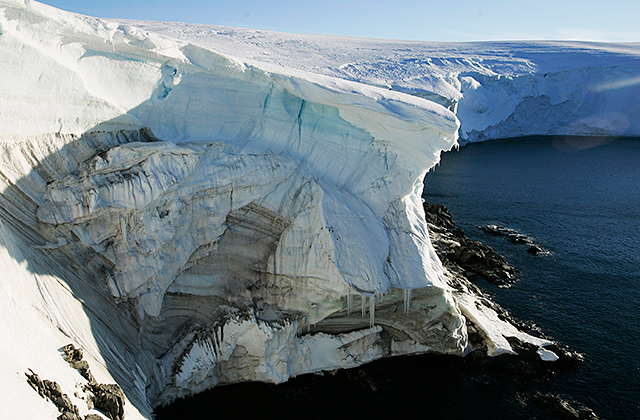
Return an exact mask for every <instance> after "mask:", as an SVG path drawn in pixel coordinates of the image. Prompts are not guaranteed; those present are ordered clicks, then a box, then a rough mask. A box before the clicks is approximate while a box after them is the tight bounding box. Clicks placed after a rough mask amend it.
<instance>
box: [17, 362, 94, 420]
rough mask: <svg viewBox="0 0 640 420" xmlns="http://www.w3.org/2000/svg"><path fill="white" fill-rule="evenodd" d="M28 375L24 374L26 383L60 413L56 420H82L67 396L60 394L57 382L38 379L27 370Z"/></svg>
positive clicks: (60, 390) (78, 411)
mask: <svg viewBox="0 0 640 420" xmlns="http://www.w3.org/2000/svg"><path fill="white" fill-rule="evenodd" d="M29 372H30V373H25V375H26V376H27V383H28V384H29V385H31V387H32V388H33V389H34V390H35V391H36V392H37V393H38V394H40V396H41V397H42V398H45V399H47V400H49V401H51V402H52V403H53V405H55V406H56V408H57V409H58V411H59V412H60V416H58V420H82V417H81V416H80V410H78V407H77V406H76V405H74V404H72V403H71V400H70V399H69V396H68V395H67V394H65V393H64V392H62V389H60V385H59V384H58V383H57V382H54V381H50V380H48V379H44V380H42V379H40V377H39V376H38V375H37V374H36V373H35V372H33V371H32V370H29Z"/></svg>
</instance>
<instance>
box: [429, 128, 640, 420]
mask: <svg viewBox="0 0 640 420" xmlns="http://www.w3.org/2000/svg"><path fill="white" fill-rule="evenodd" d="M425 198H426V199H427V201H430V202H434V203H442V204H445V205H447V207H448V208H449V210H450V211H451V213H452V214H453V216H454V218H455V220H456V221H457V223H458V224H459V225H460V226H461V227H462V228H463V229H464V230H465V231H466V232H467V234H468V235H469V236H471V237H473V238H474V239H478V240H481V241H484V242H485V243H487V244H489V245H491V246H492V247H494V248H495V249H496V250H497V251H498V252H500V253H502V254H503V255H505V256H506V257H507V259H508V260H509V261H510V262H511V263H512V264H514V265H515V266H516V267H517V268H519V269H520V270H521V271H522V273H521V275H520V279H521V280H520V281H519V282H518V283H517V284H516V285H515V286H514V287H512V288H511V289H507V290H504V289H498V288H496V287H494V286H492V285H490V284H483V285H482V287H483V288H485V289H487V288H488V289H489V290H490V292H491V293H492V294H493V295H494V297H495V299H496V300H497V301H498V303H500V304H501V305H503V306H504V307H505V308H507V309H508V310H509V311H510V312H511V313H512V314H513V315H515V316H516V317H517V318H519V319H521V320H524V321H529V322H535V323H536V324H538V326H539V327H541V328H542V330H543V331H544V332H545V333H547V334H549V335H550V336H552V338H554V339H556V340H558V341H560V342H562V343H565V344H568V345H569V346H570V347H571V348H572V349H573V350H577V351H580V352H584V353H585V356H586V362H585V363H584V364H583V366H581V367H580V368H579V369H577V370H576V371H575V372H573V373H569V374H563V375H559V376H558V377H556V378H554V379H553V380H552V382H551V384H550V388H551V389H550V391H551V392H554V393H560V394H564V395H568V396H570V397H573V398H575V399H577V400H579V401H580V402H582V403H584V404H586V405H587V406H589V407H591V408H593V409H594V411H595V412H596V414H598V415H599V416H601V418H607V419H629V420H631V419H638V418H640V402H639V400H640V362H639V361H638V354H637V348H638V344H639V343H640V319H639V316H638V315H639V314H640V307H639V305H640V139H593V138H553V139H552V138H525V139H509V140H499V141H492V142H487V143H479V144H470V145H467V146H465V147H463V148H462V149H461V150H460V151H459V152H450V153H447V154H444V155H443V157H442V164H441V165H440V166H439V167H438V168H437V169H436V170H435V171H434V172H432V173H430V174H428V175H427V178H426V180H425ZM485 224H497V225H500V226H505V227H508V228H513V229H516V230H519V231H520V232H522V233H525V234H527V235H531V236H533V237H534V238H535V240H536V242H538V243H540V244H542V246H543V247H544V248H546V249H548V250H550V251H551V252H552V255H551V256H531V255H529V254H527V252H526V248H522V247H521V246H518V245H513V244H511V243H509V242H508V241H506V240H505V239H504V238H499V237H492V236H489V235H487V234H485V233H483V232H482V231H481V230H479V229H477V226H479V225H485Z"/></svg>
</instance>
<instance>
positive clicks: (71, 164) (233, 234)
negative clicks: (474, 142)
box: [0, 0, 638, 418]
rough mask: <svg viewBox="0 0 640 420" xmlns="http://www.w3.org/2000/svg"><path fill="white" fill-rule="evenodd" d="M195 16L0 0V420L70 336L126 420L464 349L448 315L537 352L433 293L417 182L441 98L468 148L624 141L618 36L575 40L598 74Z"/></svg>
mask: <svg viewBox="0 0 640 420" xmlns="http://www.w3.org/2000/svg"><path fill="white" fill-rule="evenodd" d="M141 25H142V29H141V28H140V26H141ZM154 25H155V26H154ZM194 28H195V29H194ZM156 31H158V32H164V33H166V34H168V35H171V36H175V37H177V38H182V39H175V38H170V37H167V36H164V35H162V34H158V33H156ZM207 31H213V29H211V28H204V29H203V28H202V27H197V26H189V25H178V24H157V23H154V24H151V23H144V24H142V23H131V22H125V23H120V22H114V21H104V20H99V19H94V18H91V17H86V16H81V15H75V14H72V13H67V12H62V11H59V10H57V9H54V8H51V7H49V6H46V5H43V4H40V3H36V2H30V1H24V2H23V1H17V0H16V1H14V0H9V1H7V0H0V54H1V56H2V57H3V59H2V60H0V69H1V70H2V71H3V74H4V75H8V76H7V77H3V78H1V79H0V127H1V129H0V233H1V235H0V245H1V246H0V264H1V267H2V270H1V272H2V274H1V276H2V278H1V280H2V281H0V302H1V303H2V305H0V319H2V320H3V322H2V323H0V334H2V336H3V337H7V338H8V340H9V344H8V345H6V346H3V350H2V353H0V356H1V357H0V359H2V363H0V377H2V378H7V379H6V380H4V379H3V380H2V381H0V392H2V393H3V395H6V396H8V398H9V399H10V400H14V401H20V402H21V404H19V405H16V406H12V405H9V406H6V407H4V406H3V407H2V410H7V411H6V416H5V415H4V414H5V411H3V412H2V415H1V417H7V418H42V413H43V412H47V410H50V407H48V406H46V404H45V403H44V402H42V401H40V400H39V397H38V396H37V394H35V393H34V392H33V391H32V390H31V389H30V388H29V387H28V385H27V384H26V381H25V380H24V378H23V372H24V371H25V370H26V369H28V368H33V369H34V371H36V372H37V373H38V374H39V375H40V376H42V377H43V378H50V379H56V380H58V381H59V382H60V383H61V384H62V386H63V388H67V389H66V390H65V392H67V393H69V394H72V389H73V388H74V387H75V386H76V384H78V381H79V379H78V375H75V376H74V373H73V372H70V371H69V369H68V367H66V363H65V362H64V361H63V360H62V358H61V357H59V355H58V354H56V352H55V350H56V349H58V348H60V347H62V346H63V345H65V344H67V343H68V342H69V341H70V340H71V341H73V342H75V344H76V345H78V346H81V347H83V348H84V349H85V355H86V357H87V359H88V360H89V362H90V363H91V365H92V372H94V374H95V375H96V376H102V377H98V379H99V380H100V381H101V382H108V381H110V380H115V381H117V382H118V383H119V384H121V385H122V386H123V388H124V390H125V392H126V395H127V397H128V399H129V400H128V405H127V407H126V408H127V410H128V411H127V415H128V416H130V417H149V415H150V411H151V407H152V406H153V405H155V404H161V403H165V402H167V401H170V400H172V399H173V398H176V397H178V396H182V395H188V394H190V393H193V392H197V391H199V390H202V389H206V388H207V387H210V386H214V385H217V384H224V383H233V382H237V381H245V380H261V381H271V382H281V381H285V380H287V379H288V378H289V377H291V376H295V375H299V374H302V373H308V372H316V371H319V370H327V369H336V368H343V367H350V366H356V365H358V364H361V363H365V362H368V361H371V360H374V359H377V358H380V357H384V356H390V355H398V354H409V353H417V352H440V353H450V354H458V355H462V354H464V353H465V352H467V351H469V350H470V347H469V341H468V336H467V330H466V322H467V321H468V320H470V321H471V322H473V323H474V326H475V328H476V329H477V330H478V331H481V332H482V333H483V334H484V335H485V336H486V340H487V343H486V344H487V348H488V350H489V352H490V353H491V354H500V353H504V352H510V351H511V347H510V346H509V343H508V342H507V340H506V339H505V337H506V336H517V337H519V338H521V339H523V340H530V341H532V342H534V343H536V344H538V345H543V344H544V340H538V339H534V338H533V337H529V336H527V335H525V334H522V333H520V332H518V331H517V330H516V329H515V328H514V327H512V326H510V325H509V324H507V323H505V322H504V321H501V320H500V319H499V318H498V317H497V315H496V314H495V312H494V311H492V310H491V309H490V308H488V307H484V306H483V304H482V303H481V302H480V301H479V300H477V299H476V298H474V296H473V294H472V293H466V294H465V293H463V292H460V293H462V295H460V294H458V295H456V294H454V293H453V292H452V290H451V289H450V288H449V286H448V285H447V273H446V272H445V270H444V269H443V267H442V264H441V263H440V261H439V260H438V258H437V256H436V254H435V252H434V250H433V247H432V245H431V243H430V240H429V236H428V230H427V224H426V222H425V220H424V213H423V209H422V205H421V192H422V179H423V177H424V174H425V173H426V171H428V170H429V169H430V168H431V167H433V166H434V165H435V164H436V163H437V162H438V159H439V156H440V152H441V151H442V150H448V149H450V148H451V147H454V146H455V145H456V143H457V136H458V129H459V127H460V123H459V120H458V116H456V114H455V111H456V110H457V112H458V115H459V116H460V117H461V119H462V124H463V125H462V127H463V128H465V127H475V130H476V132H477V134H473V136H475V137H473V136H472V134H471V133H473V132H474V131H473V130H470V131H469V130H467V131H464V132H463V135H465V136H467V137H468V138H469V139H480V138H483V137H482V136H485V137H487V136H489V137H490V136H493V135H498V134H499V133H500V132H501V131H500V130H503V131H502V132H504V130H507V128H509V127H511V128H512V129H516V128H518V127H524V128H523V133H530V134H533V132H536V130H540V128H541V127H542V125H540V124H538V125H536V124H537V123H535V121H536V119H535V118H533V117H535V116H536V115H540V112H542V110H543V109H550V111H549V112H550V113H552V114H553V115H559V116H558V119H559V120H560V117H561V116H562V115H565V116H566V115H571V116H572V118H573V117H575V118H578V117H580V116H583V115H585V112H587V110H590V109H591V110H595V111H598V112H599V111H600V108H599V107H602V106H605V107H609V106H611V109H610V111H611V112H610V114H611V115H620V112H622V108H621V107H622V106H623V105H624V106H626V107H627V111H626V113H625V114H623V115H624V116H625V118H626V119H627V121H628V122H629V124H627V125H626V126H625V125H624V124H622V123H620V121H622V120H620V118H618V117H616V118H613V119H612V118H609V117H607V118H604V119H603V120H602V121H601V120H598V119H597V118H595V117H594V118H595V119H592V120H589V121H600V122H598V124H600V125H598V127H600V128H602V127H604V128H602V129H601V130H599V131H598V133H600V132H608V133H613V132H620V133H622V134H628V133H636V132H637V131H634V130H637V127H638V118H637V115H636V114H635V112H636V111H637V109H638V108H637V106H638V105H637V98H638V96H637V95H635V92H636V88H637V83H635V82H634V80H636V79H634V77H635V76H633V74H634V71H635V70H634V69H637V57H636V53H635V52H634V51H635V49H634V47H632V46H601V45H600V46H597V45H595V46H588V48H587V50H588V51H589V54H592V55H588V57H590V58H589V59H593V60H594V61H593V63H594V64H592V65H590V66H591V67H589V69H591V68H593V69H595V70H589V69H587V68H588V67H584V68H581V69H578V68H577V67H576V66H573V67H572V65H571V64H570V61H571V62H577V61H575V60H574V61H572V60H569V59H563V60H560V61H561V62H562V63H563V64H562V65H559V64H557V63H556V64H549V66H552V65H554V66H556V67H553V68H554V69H555V71H554V72H551V73H549V74H548V75H547V76H544V75H540V74H538V73H536V72H537V71H540V69H539V68H535V66H541V65H542V64H539V62H538V64H536V63H535V62H534V61H535V60H533V59H531V60H530V59H528V58H518V57H516V58H511V59H510V58H509V57H507V53H506V52H505V51H504V50H502V52H497V53H492V54H494V55H493V56H500V57H502V58H501V59H500V60H496V63H494V64H490V63H489V64H488V61H489V60H488V59H487V55H491V54H489V53H488V52H487V49H491V48H498V47H497V46H492V45H489V44H487V45H484V44H480V46H477V48H479V51H477V52H476V53H473V50H474V48H476V46H473V45H470V46H458V47H457V48H459V49H466V50H469V51H470V52H468V53H465V54H467V56H466V58H465V57H462V58H459V59H458V58H456V59H455V60H453V59H450V58H446V57H450V55H451V54H452V52H451V48H454V47H452V46H446V45H437V46H434V45H428V46H426V47H425V46H421V44H415V43H413V44H407V43H404V44H403V43H397V42H387V43H384V42H379V47H376V48H379V49H380V50H379V52H378V54H379V55H388V56H389V60H388V65H385V64H384V63H382V62H381V61H380V60H377V61H376V59H372V60H369V61H367V57H368V58H372V57H373V56H372V55H371V52H370V50H371V49H372V48H374V47H373V46H374V45H375V44H376V42H378V41H371V40H359V41H357V42H356V41H354V40H347V41H345V40H341V39H339V38H327V37H317V38H314V37H300V40H302V41H300V42H296V41H295V39H294V38H295V37H294V36H292V35H286V36H285V35H282V34H270V33H264V32H260V31H257V32H254V35H255V36H253V37H251V36H249V35H247V34H250V33H251V31H247V30H230V29H228V28H227V29H224V30H222V29H221V31H222V33H213V32H207ZM216 31H217V30H216ZM224 31H226V32H224ZM214 32H215V31H214ZM229 33H230V34H231V35H229ZM225 37H226V38H225ZM283 39H284V40H285V41H287V42H280V40H283ZM305 43H306V44H305ZM309 43H315V44H314V45H316V46H317V52H316V54H315V55H313V54H309V55H306V54H305V50H304V49H299V47H300V46H301V45H307V44H309ZM331 45H334V46H335V47H340V48H336V49H335V50H336V52H337V53H336V54H337V55H331V54H329V53H327V48H330V47H331ZM348 45H351V47H348ZM407 45H408V46H407ZM483 45H484V46H483ZM365 46H366V48H369V52H367V51H365V52H364V53H362V50H361V49H360V50H359V49H358V48H364V47H365ZM543 47H544V48H543ZM503 48H505V49H506V47H503ZM514 48H515V47H514ZM518 48H519V49H522V50H526V49H527V48H530V49H531V50H533V51H534V52H533V53H531V54H533V55H536V54H537V55H536V56H540V57H546V56H547V55H549V56H550V55H552V53H553V54H555V53H558V54H562V53H563V52H564V53H566V52H567V51H566V50H567V48H568V46H567V45H560V46H559V47H557V48H558V49H559V51H556V49H555V48H556V46H554V45H553V44H550V45H546V46H536V45H533V46H530V47H527V46H518V47H517V48H515V49H518ZM575 48H582V47H581V46H579V45H578V46H577V47H575ZM439 49H441V50H442V51H441V52H436V50H439ZM427 50H428V51H431V52H429V54H431V55H432V56H433V57H431V58H429V57H426V56H425V55H427V53H426V52H425V51H427ZM296 51H298V52H296ZM358 51H360V52H358ZM389 51H396V52H395V53H393V54H387V52H389ZM412 51H415V52H420V51H422V52H421V54H423V56H420V57H418V58H416V59H415V60H413V59H409V58H408V56H411V55H412V54H414V53H412ZM598 51H600V52H602V54H603V55H604V56H605V58H606V60H605V61H607V60H609V59H610V58H612V57H617V58H616V60H619V61H616V62H615V64H614V63H609V64H608V65H605V64H603V62H601V61H598V60H599V59H598V58H597V57H596V55H597V54H596V52H598ZM338 52H339V54H338ZM267 53H269V54H271V56H268V57H267V58H265V57H266V56H267ZM256 54H258V55H259V56H253V55H256ZM358 54H360V55H358ZM362 54H364V55H362ZM394 54H395V55H394ZM473 54H475V55H473ZM483 54H484V55H483ZM305 55H306V56H307V57H308V59H307V61H305V60H301V59H300V58H301V57H302V56H305ZM323 55H326V57H327V60H326V64H325V65H324V67H322V66H318V65H317V62H318V60H319V59H318V57H320V56H323ZM455 55H456V56H457V55H460V54H459V53H458V52H456V53H455ZM462 55H463V56H464V54H462ZM263 56H264V57H263ZM278 57H279V58H278ZM349 57H352V58H349ZM394 57H395V58H394ZM585 57H587V56H585ZM541 59H542V58H541ZM394 60H395V61H394ZM412 60H413V61H412ZM510 60H511V61H510ZM584 60H587V58H585V59H584ZM587 61H588V60H587ZM314 62H315V63H316V64H313V63H314ZM548 62H549V63H552V62H554V63H555V61H554V60H552V59H551V60H548ZM296 63H299V64H296ZM411 63H414V64H411ZM598 63H600V64H598ZM314 66H315V67H314ZM465 66H467V67H465ZM563 66H564V67H563ZM634 66H635V67H634ZM423 67H424V72H421V70H420V69H422V68H423ZM465 68H466V70H465ZM551 68H552V67H549V69H551ZM439 69H440V70H439ZM527 69H528V70H527ZM534 70H535V71H534ZM403 71H404V73H403ZM549 71H551V70H549ZM591 77H593V78H594V80H597V81H598V83H599V84H597V85H594V84H593V83H591V84H590V85H589V86H600V88H598V89H595V88H592V89H586V90H585V88H584V86H583V85H582V84H581V83H582V82H584V81H585V80H591V79H589V78H591ZM547 79H548V80H550V81H553V80H555V81H554V82H553V83H551V82H547ZM393 80H395V82H393ZM605 82H606V83H605ZM547 83H551V84H548V85H547ZM554 83H555V84H554ZM607 83H608V84H607ZM565 84H566V86H567V87H566V90H565V91H559V90H557V89H556V86H565ZM543 87H544V89H543ZM389 88H391V89H389ZM534 88H535V89H534ZM536 89H538V90H539V91H540V92H542V94H540V95H538V96H529V93H531V92H534V91H536ZM545 89H547V90H545ZM613 91H615V92H618V93H616V95H618V96H615V97H614V96H612V95H613V94H610V93H609V92H613ZM593 92H595V93H593ZM603 92H604V93H603ZM595 94H599V95H601V96H599V97H598V98H600V99H602V98H604V99H606V100H604V101H595V99H593V98H595V97H592V96H590V95H595ZM554 95H556V96H554ZM545 98H547V99H545ZM567 98H569V99H567ZM590 98H591V99H590ZM614 99H615V101H614ZM505 104H507V105H508V106H507V105H505ZM523 104H524V105H523ZM527 104H533V105H532V106H531V107H528V108H527V106H528V105H527ZM549 104H551V105H549ZM603 104H604V105H603ZM611 104H614V105H615V106H614V105H611ZM621 104H622V105H621ZM534 105H535V106H534ZM556 105H559V106H561V107H562V109H563V110H564V111H565V113H564V114H559V113H558V112H556V111H555V108H553V107H555V106H556ZM522 107H525V108H522ZM616 107H617V108H616ZM521 108H522V109H523V110H524V111H523V112H522V113H519V112H520V111H518V109H521ZM509 109H513V110H516V111H517V112H515V111H514V112H515V114H514V113H512V114H508V111H509ZM576 109H577V111H575V112H574V110H576ZM607 109H609V108H607ZM525 111H526V112H525ZM618 111H620V112H618ZM465 112H471V113H472V114H469V115H472V116H473V118H472V117H465V115H466V114H465ZM498 114H499V115H503V114H504V115H506V117H505V118H503V119H500V120H496V118H497V117H496V115H498ZM507 114H508V115H507ZM597 115H600V114H597ZM606 115H609V114H606ZM483 118H484V120H483ZM500 118H502V117H500ZM483 121H484V122H483ZM487 121H488V122H489V123H490V124H489V125H487V126H485V127H482V124H485V123H486V122H487ZM496 121H498V122H497V123H496ZM564 123H565V121H564V120H563V121H562V124H564ZM465 124H471V125H466V126H465ZM562 124H560V123H559V125H555V126H553V130H559V129H560V128H562V127H564V126H563V125H562ZM603 124H604V125H603ZM601 126H602V127H601ZM623 126H624V128H623ZM513 127H515V128H513ZM580 127H582V128H583V129H584V130H593V129H594V128H597V127H596V126H595V125H594V124H591V123H583V124H582V125H581V126H580ZM511 128H510V129H511ZM465 130H466V129H465ZM607 130H609V131H607ZM616 130H618V131H616ZM518 133H519V132H516V133H512V134H514V135H517V134H518ZM538 134H544V133H541V132H540V133H538ZM356 308H358V310H356ZM34 331H35V333H34ZM16 348H20V349H22V350H23V351H20V352H16V351H14V350H15V349H16ZM24 401H28V403H24ZM31 401H33V402H34V403H33V404H32V403H31ZM76 403H77V405H79V406H80V405H82V404H81V403H82V402H76Z"/></svg>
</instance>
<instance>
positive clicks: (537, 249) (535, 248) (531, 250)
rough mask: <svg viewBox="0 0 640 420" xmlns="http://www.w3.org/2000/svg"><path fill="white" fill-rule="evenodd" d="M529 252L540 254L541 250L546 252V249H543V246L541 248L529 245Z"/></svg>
mask: <svg viewBox="0 0 640 420" xmlns="http://www.w3.org/2000/svg"><path fill="white" fill-rule="evenodd" d="M527 252H528V253H529V254H532V255H538V254H540V253H541V252H544V251H543V249H542V248H540V247H539V246H537V245H534V246H532V247H529V249H527Z"/></svg>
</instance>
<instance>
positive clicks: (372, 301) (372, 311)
mask: <svg viewBox="0 0 640 420" xmlns="http://www.w3.org/2000/svg"><path fill="white" fill-rule="evenodd" d="M375 320H376V295H373V296H370V297H369V328H373V324H374V322H375Z"/></svg>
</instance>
